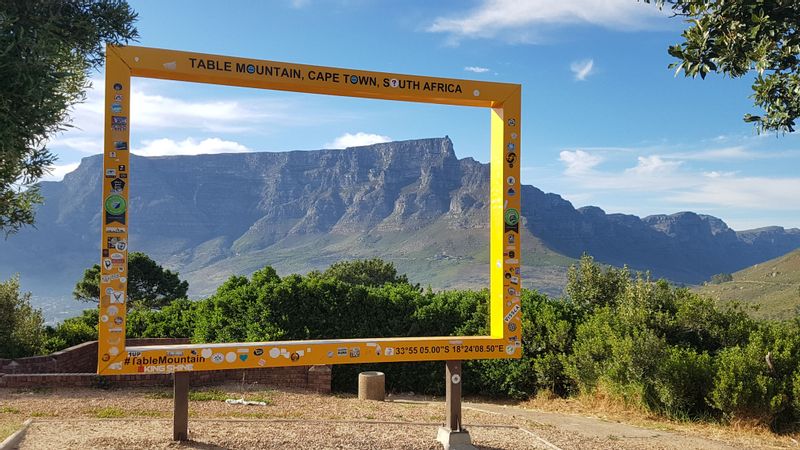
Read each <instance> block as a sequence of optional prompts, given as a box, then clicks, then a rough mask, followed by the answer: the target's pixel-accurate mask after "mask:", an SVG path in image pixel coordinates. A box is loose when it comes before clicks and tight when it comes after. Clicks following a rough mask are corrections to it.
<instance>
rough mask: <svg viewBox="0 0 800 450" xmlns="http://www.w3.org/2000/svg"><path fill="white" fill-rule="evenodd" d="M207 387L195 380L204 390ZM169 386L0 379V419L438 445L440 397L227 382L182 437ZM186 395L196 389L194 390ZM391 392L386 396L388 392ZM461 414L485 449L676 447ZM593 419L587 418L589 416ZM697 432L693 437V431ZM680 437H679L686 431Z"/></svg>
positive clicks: (70, 426) (107, 434)
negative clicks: (22, 386) (55, 385)
mask: <svg viewBox="0 0 800 450" xmlns="http://www.w3.org/2000/svg"><path fill="white" fill-rule="evenodd" d="M210 389H211V388H205V389H203V390H205V391H209V390H210ZM170 392H171V390H169V389H138V390H132V389H126V390H108V391H103V390H95V389H59V390H49V391H35V392H26V391H15V390H9V389H0V426H1V425H4V424H5V425H8V424H14V423H16V422H18V423H21V422H22V421H23V420H25V419H26V418H28V417H33V418H34V423H33V424H32V425H31V427H30V428H29V430H28V433H27V435H26V437H25V440H24V441H23V442H22V444H21V446H20V448H21V449H47V450H52V449H60V448H75V449H90V448H137V449H138V448H141V449H161V448H203V449H216V448H231V449H240V448H242V449H243V448H276V449H277V448H280V449H284V448H296V449H306V448H308V449H311V448H314V449H343V448H347V449H351V448H352V449H377V448H381V449H386V448H399V449H440V448H442V446H441V445H440V444H439V443H438V442H436V431H437V427H438V425H439V424H442V423H443V422H444V420H445V414H444V412H445V409H444V404H443V403H441V402H437V403H425V402H414V401H406V400H404V399H399V398H398V399H396V400H394V401H387V402H372V401H359V400H358V399H357V398H354V397H353V396H334V395H319V394H315V393H308V392H284V391H273V390H267V389H261V388H258V387H257V386H256V387H254V386H248V387H245V388H244V389H243V388H242V387H241V386H226V387H217V388H213V391H211V392H206V393H205V394H203V393H198V391H197V390H194V391H192V394H193V395H194V394H199V395H202V396H203V397H205V398H212V399H213V400H205V401H199V400H193V401H190V404H189V415H190V420H189V433H190V438H191V441H190V442H188V443H182V444H179V443H175V442H172V440H171V437H172V421H171V417H172V400H171V399H170V398H169V394H170ZM225 397H231V398H242V397H243V398H245V399H249V400H260V401H266V402H267V403H268V404H267V406H244V405H229V404H226V403H224V402H223V401H221V400H220V398H225ZM195 398H198V399H199V398H200V397H199V396H198V397H195ZM390 399H391V398H390ZM463 415H464V417H463V423H464V424H465V426H466V427H467V428H468V429H469V431H470V434H471V435H472V440H473V443H474V444H476V445H477V446H478V448H485V449H498V450H500V449H520V450H526V449H549V450H557V449H559V448H560V449H564V450H566V449H608V448H614V449H681V450H685V449H687V448H697V447H696V446H692V445H686V442H681V440H680V438H679V437H680V436H678V438H677V439H675V441H674V442H671V441H669V442H666V443H665V442H663V441H662V442H651V441H652V440H651V439H647V438H646V436H647V434H646V433H644V434H643V435H641V436H633V435H626V434H625V433H622V434H621V435H620V436H617V435H613V434H612V435H609V434H606V435H599V436H598V435H590V434H587V433H584V432H582V430H581V428H582V427H572V428H570V427H569V426H568V425H569V424H568V422H570V421H574V416H567V415H561V416H560V417H562V418H563V420H564V422H563V426H562V425H561V422H560V421H559V419H558V418H556V420H555V421H551V422H549V423H545V421H543V420H537V419H536V418H535V417H534V418H531V417H530V416H528V415H526V414H513V413H509V414H502V413H492V412H487V411H479V410H475V409H471V408H465V409H464V411H463ZM590 420H593V419H590ZM695 439H696V438H695ZM687 442H688V441H687Z"/></svg>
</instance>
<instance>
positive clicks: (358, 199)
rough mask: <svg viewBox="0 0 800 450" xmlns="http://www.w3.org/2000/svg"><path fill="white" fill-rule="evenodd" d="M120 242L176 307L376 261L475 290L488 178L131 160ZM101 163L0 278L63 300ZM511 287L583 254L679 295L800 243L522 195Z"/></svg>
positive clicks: (785, 236)
mask: <svg viewBox="0 0 800 450" xmlns="http://www.w3.org/2000/svg"><path fill="white" fill-rule="evenodd" d="M130 165H131V169H132V172H131V175H130V189H131V194H130V208H129V210H130V218H129V221H130V229H131V236H130V243H129V247H130V249H131V250H132V251H143V252H146V253H148V254H149V255H151V256H152V257H153V258H154V259H156V260H157V261H158V262H160V263H162V264H163V265H165V266H167V267H169V268H171V269H175V270H178V271H179V272H180V274H181V277H183V278H185V279H187V280H188V281H189V284H190V294H192V295H194V296H200V295H206V294H209V293H211V292H213V291H214V289H215V288H216V286H217V285H218V284H220V283H221V282H223V281H224V280H225V279H226V278H227V277H228V276H230V275H231V274H250V273H252V272H253V271H254V270H257V269H259V268H261V267H263V266H264V265H272V266H273V267H275V268H276V269H277V270H278V272H279V273H282V274H286V273H291V272H306V271H308V270H311V269H315V268H324V267H327V266H328V265H329V264H331V263H332V262H335V261H338V260H340V259H346V258H360V257H373V256H379V257H383V258H385V259H387V260H390V261H393V262H394V263H395V264H396V265H397V266H398V268H399V269H400V270H401V271H402V272H405V273H408V274H409V276H410V278H411V279H412V280H414V281H415V282H419V283H421V284H422V285H423V286H427V285H429V284H430V285H431V286H433V287H434V288H448V287H480V286H485V285H486V282H487V275H488V270H487V264H488V232H489V230H488V209H487V206H488V193H489V166H488V165H487V164H482V163H479V162H477V161H475V160H473V159H471V158H463V159H458V158H457V157H456V155H455V151H454V149H453V144H452V142H451V141H450V139H449V138H447V137H445V138H435V139H420V140H410V141H402V142H389V143H383V144H376V145H370V146H365V147H354V148H347V149H344V150H317V151H289V152H269V153H238V154H217V155H197V156H168V157H154V158H144V157H137V156H133V157H132V159H131V163H130ZM102 175H103V174H102V159H101V156H100V155H96V156H91V157H88V158H84V159H83V160H82V161H81V164H80V166H79V167H78V168H77V169H76V170H75V171H74V172H72V173H69V174H67V175H66V176H65V177H64V180H63V181H60V182H43V183H41V190H42V194H43V195H44V197H45V202H46V203H45V204H44V205H43V206H42V207H41V208H40V209H39V211H38V213H37V225H36V228H35V229H34V228H28V229H25V230H23V231H21V232H20V233H18V234H16V235H13V236H11V237H10V238H9V239H7V240H3V241H0V277H2V278H8V277H9V276H10V275H11V274H13V273H17V272H19V273H21V278H22V283H23V288H24V289H26V290H30V291H32V292H34V294H36V295H42V296H68V295H69V294H70V292H71V291H72V288H73V286H74V284H75V282H76V280H77V279H78V278H80V277H81V276H82V273H83V270H84V269H85V268H87V267H89V266H91V265H92V264H95V263H97V262H98V254H99V252H98V246H99V241H100V235H99V230H100V205H101V198H100V197H101V193H100V187H101V179H102ZM521 194H522V215H523V225H524V229H523V236H522V238H523V263H524V268H523V270H524V272H523V273H524V275H525V277H526V285H527V286H528V287H532V288H538V289H540V290H544V291H546V292H549V293H556V294H557V293H560V291H561V288H562V287H563V284H564V279H565V277H564V274H565V271H566V267H567V266H568V265H569V264H570V263H571V262H573V261H574V258H578V257H580V255H581V254H582V253H584V252H586V253H589V254H591V255H593V256H594V257H595V258H596V259H597V260H599V261H601V262H604V263H608V264H611V265H617V266H621V265H623V264H628V265H630V266H631V267H632V268H635V269H641V270H650V271H652V273H653V274H654V275H656V276H659V277H666V278H668V279H671V280H673V281H676V282H681V283H699V282H702V281H703V280H706V279H708V278H709V277H710V276H711V275H713V274H716V273H720V272H735V271H736V270H739V269H742V268H744V267H747V266H750V265H753V264H756V263H758V262H761V261H765V260H768V259H771V258H775V257H777V256H780V255H782V254H785V253H787V252H789V251H791V250H794V249H796V248H798V247H800V230H798V229H784V228H781V227H768V228H760V229H756V230H747V231H738V232H737V231H733V230H731V229H730V228H728V226H727V225H726V224H725V223H724V222H723V221H722V220H720V219H718V218H715V217H712V216H706V215H700V214H695V213H692V212H682V213H678V214H672V215H656V216H649V217H645V218H643V219H641V218H639V217H636V216H632V215H623V214H606V213H605V212H604V211H603V210H601V209H600V208H597V207H593V206H588V207H583V208H579V209H575V208H574V207H573V206H572V204H571V203H570V202H568V201H566V200H564V199H563V198H561V197H560V196H558V195H556V194H546V193H544V192H542V191H540V190H539V189H537V188H535V187H533V186H523V187H522V193H521Z"/></svg>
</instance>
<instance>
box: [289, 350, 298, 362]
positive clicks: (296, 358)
mask: <svg viewBox="0 0 800 450" xmlns="http://www.w3.org/2000/svg"><path fill="white" fill-rule="evenodd" d="M290 358H291V360H292V361H297V360H298V359H300V354H299V353H297V352H292V356H291V357H290Z"/></svg>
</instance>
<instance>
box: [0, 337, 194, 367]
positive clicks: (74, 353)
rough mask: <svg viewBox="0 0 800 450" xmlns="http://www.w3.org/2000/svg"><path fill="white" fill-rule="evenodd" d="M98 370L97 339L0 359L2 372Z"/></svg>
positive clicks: (134, 342)
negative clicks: (33, 353)
mask: <svg viewBox="0 0 800 450" xmlns="http://www.w3.org/2000/svg"><path fill="white" fill-rule="evenodd" d="M188 343H189V339H181V338H178V339H173V338H142V339H127V340H126V345H128V346H129V347H133V346H139V345H171V344H188ZM96 371H97V341H90V342H84V343H83V344H78V345H75V346H72V347H69V348H65V349H64V350H61V351H58V352H55V353H51V354H49V355H44V356H30V357H28V358H17V359H0V373H6V374H8V373H11V374H18V373H87V372H96Z"/></svg>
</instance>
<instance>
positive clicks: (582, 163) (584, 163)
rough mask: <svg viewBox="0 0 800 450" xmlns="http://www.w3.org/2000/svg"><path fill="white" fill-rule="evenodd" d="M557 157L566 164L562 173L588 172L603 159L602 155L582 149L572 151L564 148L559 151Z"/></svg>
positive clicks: (576, 173) (577, 173)
mask: <svg viewBox="0 0 800 450" xmlns="http://www.w3.org/2000/svg"><path fill="white" fill-rule="evenodd" d="M558 159H559V160H560V161H561V162H562V163H564V165H565V166H566V169H564V173H566V174H567V175H580V174H585V173H588V172H589V171H591V170H592V169H593V168H594V167H595V166H597V165H598V164H600V163H601V162H602V161H603V158H602V157H600V156H598V155H593V154H591V153H587V152H585V151H583V150H575V151H574V152H573V151H569V150H564V151H562V152H561V153H559V157H558Z"/></svg>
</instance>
